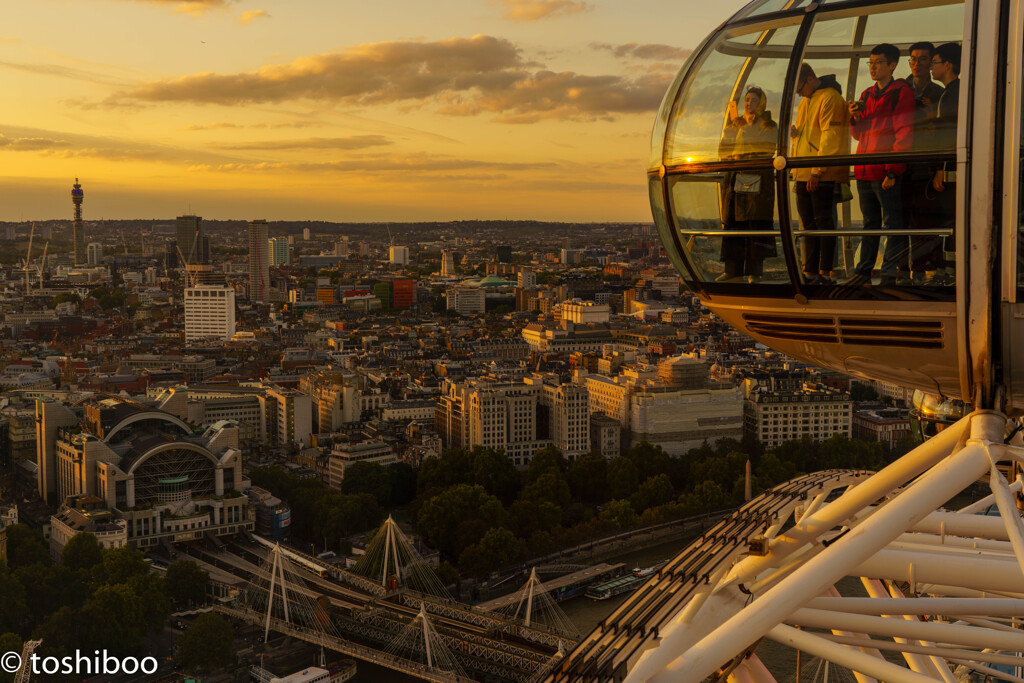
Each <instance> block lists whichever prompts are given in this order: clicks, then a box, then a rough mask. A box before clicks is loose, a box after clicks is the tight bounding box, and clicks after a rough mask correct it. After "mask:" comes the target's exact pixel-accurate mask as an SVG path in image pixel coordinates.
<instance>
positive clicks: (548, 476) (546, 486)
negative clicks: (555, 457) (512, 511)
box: [519, 469, 572, 508]
mask: <svg viewBox="0 0 1024 683" xmlns="http://www.w3.org/2000/svg"><path fill="white" fill-rule="evenodd" d="M519 497H520V499H521V500H526V501H530V502H532V503H534V504H535V505H539V504H540V503H543V502H549V503H553V504H554V505H556V506H557V507H559V508H566V507H568V506H569V503H570V502H571V500H572V494H571V493H570V492H569V484H567V483H566V481H565V475H563V474H562V473H561V472H560V471H558V470H557V469H549V470H547V471H546V472H544V473H542V474H541V475H539V476H538V477H537V478H536V479H534V480H533V481H532V482H530V483H529V484H527V485H526V486H525V487H524V488H523V490H522V492H521V493H520V494H519Z"/></svg>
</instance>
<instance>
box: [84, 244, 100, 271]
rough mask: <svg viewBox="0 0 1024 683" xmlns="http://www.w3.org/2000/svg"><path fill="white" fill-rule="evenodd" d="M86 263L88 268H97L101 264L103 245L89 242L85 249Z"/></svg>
mask: <svg viewBox="0 0 1024 683" xmlns="http://www.w3.org/2000/svg"><path fill="white" fill-rule="evenodd" d="M86 262H87V263H88V264H89V265H90V266H98V265H100V263H102V262H103V245H102V244H100V243H99V242H90V243H89V246H88V247H87V248H86Z"/></svg>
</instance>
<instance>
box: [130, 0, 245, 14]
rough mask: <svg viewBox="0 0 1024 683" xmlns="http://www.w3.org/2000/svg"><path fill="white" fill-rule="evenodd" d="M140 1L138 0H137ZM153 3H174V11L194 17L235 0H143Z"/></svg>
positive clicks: (223, 6)
mask: <svg viewBox="0 0 1024 683" xmlns="http://www.w3.org/2000/svg"><path fill="white" fill-rule="evenodd" d="M135 1H138V0H135ZM142 1H143V2H148V3H149V4H151V5H160V6H164V7H166V6H169V5H174V8H173V9H174V11H175V12H180V13H182V14H190V15H192V16H194V17H198V16H202V15H203V14H206V13H207V12H208V11H210V10H212V9H224V8H226V7H227V6H228V3H230V2H234V0H142Z"/></svg>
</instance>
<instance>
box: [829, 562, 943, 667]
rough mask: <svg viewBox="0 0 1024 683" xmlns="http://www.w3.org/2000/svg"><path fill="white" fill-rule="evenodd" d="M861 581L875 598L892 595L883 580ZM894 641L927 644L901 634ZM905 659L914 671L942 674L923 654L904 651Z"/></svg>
mask: <svg viewBox="0 0 1024 683" xmlns="http://www.w3.org/2000/svg"><path fill="white" fill-rule="evenodd" d="M860 581H861V584H862V585H863V586H864V590H866V591H867V593H868V595H870V596H871V597H873V598H880V597H881V596H882V595H885V597H887V598H888V597H891V596H890V595H889V592H888V591H887V590H886V589H885V587H884V586H883V585H882V582H881V581H879V580H878V579H868V578H864V577H861V580H860ZM904 616H905V615H896V616H892V615H883V616H881V617H872V618H880V619H890V620H891V619H903V617H904ZM834 632H835V629H833V633H834ZM865 633H866V632H865ZM893 641H895V642H897V643H899V644H901V645H908V644H911V643H913V644H920V645H926V643H923V642H920V641H910V640H908V639H906V638H902V637H899V636H893ZM903 659H904V660H905V661H906V662H907V665H908V666H909V667H910V668H911V670H912V671H916V672H918V673H921V674H924V675H926V676H928V677H930V678H938V677H939V676H940V672H939V670H938V669H937V668H935V666H934V665H933V664H932V662H931V661H930V660H928V659H927V658H926V657H922V656H921V655H919V654H917V653H916V652H909V651H907V652H904V653H903Z"/></svg>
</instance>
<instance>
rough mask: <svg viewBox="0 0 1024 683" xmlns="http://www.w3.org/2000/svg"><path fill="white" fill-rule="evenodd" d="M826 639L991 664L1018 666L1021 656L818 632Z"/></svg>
mask: <svg viewBox="0 0 1024 683" xmlns="http://www.w3.org/2000/svg"><path fill="white" fill-rule="evenodd" d="M818 635H820V636H821V637H822V638H824V639H826V640H831V641H832V642H834V643H838V644H840V645H852V646H855V647H874V648H878V649H879V650H886V651H888V652H903V651H904V650H911V651H913V652H917V653H920V654H934V655H935V656H937V657H944V658H946V659H950V660H952V659H956V658H961V659H971V660H977V661H981V662H990V663H992V664H1004V665H1009V666H1020V664H1021V658H1020V657H1016V656H1014V655H1003V654H998V653H994V652H985V651H980V652H979V651H975V650H960V649H956V648H951V647H942V646H938V645H937V646H935V647H924V646H923V645H911V644H907V645H901V644H897V643H893V642H889V641H886V640H878V639H875V638H850V637H848V636H836V635H829V634H827V633H824V634H818Z"/></svg>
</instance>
